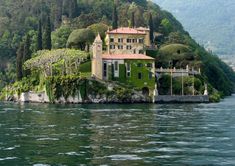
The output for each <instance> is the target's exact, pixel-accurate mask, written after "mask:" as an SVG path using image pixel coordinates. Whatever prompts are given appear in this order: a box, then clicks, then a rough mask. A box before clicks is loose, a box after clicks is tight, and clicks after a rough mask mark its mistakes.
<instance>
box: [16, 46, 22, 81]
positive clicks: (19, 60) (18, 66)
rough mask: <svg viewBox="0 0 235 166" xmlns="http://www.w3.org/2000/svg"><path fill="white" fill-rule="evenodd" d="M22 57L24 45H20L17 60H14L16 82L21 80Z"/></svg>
mask: <svg viewBox="0 0 235 166" xmlns="http://www.w3.org/2000/svg"><path fill="white" fill-rule="evenodd" d="M23 57H24V44H23V43H21V44H20V47H19V49H18V50H17V58H16V73H17V80H18V81H19V80H21V79H22V78H23V63H24V61H23Z"/></svg>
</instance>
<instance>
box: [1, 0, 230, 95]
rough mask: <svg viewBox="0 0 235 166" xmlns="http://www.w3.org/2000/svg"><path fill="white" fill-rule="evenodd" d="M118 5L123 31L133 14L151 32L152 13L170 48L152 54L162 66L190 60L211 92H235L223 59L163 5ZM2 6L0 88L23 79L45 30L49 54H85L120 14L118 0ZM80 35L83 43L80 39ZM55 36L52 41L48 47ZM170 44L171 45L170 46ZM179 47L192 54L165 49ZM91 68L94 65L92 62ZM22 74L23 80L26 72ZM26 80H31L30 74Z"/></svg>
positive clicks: (131, 0)
mask: <svg viewBox="0 0 235 166" xmlns="http://www.w3.org/2000/svg"><path fill="white" fill-rule="evenodd" d="M115 4H116V6H117V13H118V25H119V26H120V27H121V26H122V27H124V26H130V24H131V17H132V14H133V13H134V16H135V26H136V27H141V26H142V27H146V26H148V25H149V15H150V13H151V14H152V18H153V27H154V31H155V32H158V34H161V35H162V37H161V38H157V40H156V41H155V44H157V45H158V46H159V47H160V48H164V49H160V51H157V52H153V53H152V56H154V57H156V62H158V63H159V64H160V63H161V58H159V57H161V56H165V57H167V58H166V59H167V60H170V61H174V65H175V66H176V67H178V66H180V64H181V62H180V61H184V62H185V63H184V67H185V66H186V65H187V64H186V63H188V64H190V65H192V66H195V67H197V68H201V69H202V77H201V78H199V79H200V80H201V81H203V82H208V84H209V85H210V92H211V93H214V92H216V93H217V90H218V91H219V92H220V94H221V95H230V94H231V93H232V91H233V82H234V81H235V75H234V73H233V72H232V70H231V69H230V68H229V67H228V66H227V65H226V64H224V63H223V62H221V60H220V59H219V58H217V57H216V56H214V55H212V54H210V53H208V52H206V51H205V49H204V48H202V47H201V46H199V45H198V44H197V43H196V42H195V41H194V40H193V39H192V38H191V37H190V35H189V34H188V33H187V32H186V31H184V28H183V26H182V25H181V23H180V22H179V21H177V20H176V19H175V18H174V16H173V15H172V14H171V13H169V12H167V11H164V10H161V9H160V7H159V6H158V5H156V4H154V3H153V2H151V1H146V0H128V1H124V0H116V1H115ZM0 6H1V7H2V8H1V10H0V36H1V40H0V47H1V49H2V51H1V52H0V58H1V60H2V61H1V65H0V67H1V69H2V72H1V73H0V77H1V79H0V80H1V82H0V88H1V87H3V86H5V85H6V84H7V83H9V82H14V81H15V80H16V73H17V75H19V68H20V67H21V68H22V64H20V63H19V62H22V59H23V60H24V62H25V61H26V60H27V59H30V57H31V55H33V56H36V55H37V54H35V53H36V52H37V50H40V49H38V45H39V43H38V34H39V32H41V31H42V34H43V35H42V36H43V42H42V43H41V44H42V47H43V48H44V49H46V48H50V46H51V45H52V48H53V49H59V48H60V49H61V48H65V47H66V46H68V47H72V48H77V49H81V50H82V51H85V49H87V48H88V49H89V46H90V45H91V43H92V41H93V40H94V37H95V35H96V34H97V32H101V31H102V33H101V35H102V34H104V30H105V29H106V30H107V27H111V25H112V15H113V14H112V13H113V9H114V3H113V0H100V1H97V0H89V1H86V0H80V1H76V0H71V1H66V0H52V1H43V2H42V1H39V0H28V1H23V0H20V1H16V2H15V1H13V0H2V1H1V2H0ZM48 13H49V14H48ZM48 16H49V17H48ZM40 24H42V30H41V29H39V28H38V27H41V26H39V25H40ZM49 29H51V30H52V31H53V32H52V35H50V36H48V30H49ZM75 35H76V36H78V38H74V36H75ZM50 37H51V38H52V42H51V43H49V47H48V41H49V39H50ZM77 39H79V40H77ZM26 43H28V44H30V46H29V45H26ZM166 45H170V46H168V47H166ZM182 45H183V46H182ZM178 46H182V47H183V48H182V50H187V52H184V53H183V54H182V56H173V54H172V53H171V51H165V52H164V50H173V51H174V50H175V48H178ZM25 50H27V55H28V57H21V58H19V57H18V58H17V59H16V58H15V57H16V53H17V55H19V54H20V53H22V52H25ZM177 52H178V50H177ZM31 53H32V54H31ZM48 56H49V55H48ZM47 58H48V57H47ZM177 58H178V59H177ZM15 62H17V65H16V64H15ZM87 64H88V65H87V66H90V65H89V63H87ZM162 64H164V65H165V66H166V67H170V66H167V64H169V61H168V62H162ZM15 66H16V67H15ZM85 68H86V67H85ZM15 69H17V71H16V70H15ZM59 72H61V71H59ZM25 73H27V72H25ZM20 74H21V75H22V73H20ZM24 76H25V77H29V78H30V77H31V76H30V75H28V74H25V75H24ZM37 78H38V77H37ZM218 78H219V79H218Z"/></svg>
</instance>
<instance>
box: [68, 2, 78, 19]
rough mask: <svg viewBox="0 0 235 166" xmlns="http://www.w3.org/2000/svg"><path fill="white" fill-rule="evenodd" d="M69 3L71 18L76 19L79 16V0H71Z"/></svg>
mask: <svg viewBox="0 0 235 166" xmlns="http://www.w3.org/2000/svg"><path fill="white" fill-rule="evenodd" d="M69 3H70V4H69V18H76V17H77V15H78V3H77V0H70V1H69Z"/></svg>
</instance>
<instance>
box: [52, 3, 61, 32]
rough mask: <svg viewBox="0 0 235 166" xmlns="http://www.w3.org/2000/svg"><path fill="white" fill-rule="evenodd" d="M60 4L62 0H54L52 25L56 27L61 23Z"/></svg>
mask: <svg viewBox="0 0 235 166" xmlns="http://www.w3.org/2000/svg"><path fill="white" fill-rule="evenodd" d="M62 5H63V0H56V2H55V10H54V16H55V20H54V27H55V28H58V27H59V26H60V24H61V21H62V8H63V7H62Z"/></svg>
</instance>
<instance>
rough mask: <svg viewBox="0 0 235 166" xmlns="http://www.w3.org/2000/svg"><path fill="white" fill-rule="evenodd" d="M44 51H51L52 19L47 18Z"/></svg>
mask: <svg viewBox="0 0 235 166" xmlns="http://www.w3.org/2000/svg"><path fill="white" fill-rule="evenodd" d="M43 44H44V47H43V48H44V49H47V50H51V47H52V45H51V20H50V17H48V18H47V24H46V27H45V31H44V39H43Z"/></svg>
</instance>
